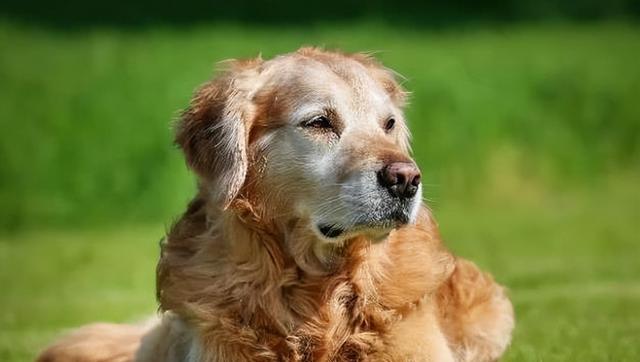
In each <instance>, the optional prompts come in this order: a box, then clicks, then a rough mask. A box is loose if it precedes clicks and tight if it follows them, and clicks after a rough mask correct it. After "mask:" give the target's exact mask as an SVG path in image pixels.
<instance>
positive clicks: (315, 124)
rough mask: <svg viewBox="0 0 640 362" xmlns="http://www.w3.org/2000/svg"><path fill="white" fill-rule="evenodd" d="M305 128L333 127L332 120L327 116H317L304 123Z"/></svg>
mask: <svg viewBox="0 0 640 362" xmlns="http://www.w3.org/2000/svg"><path fill="white" fill-rule="evenodd" d="M302 126H303V127H305V128H317V129H331V128H333V126H332V125H331V121H329V119H328V118H327V117H325V116H317V117H314V118H312V119H311V120H310V121H307V122H304V123H303V124H302Z"/></svg>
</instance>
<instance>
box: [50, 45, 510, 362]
mask: <svg viewBox="0 0 640 362" xmlns="http://www.w3.org/2000/svg"><path fill="white" fill-rule="evenodd" d="M405 96H406V94H405V91H404V90H403V89H402V88H401V87H400V85H399V84H398V82H397V81H396V80H395V77H394V74H393V72H391V71H390V70H388V69H386V68H384V67H383V66H382V65H381V64H380V63H378V62H377V61H376V60H374V59H373V58H371V57H369V56H367V55H363V54H344V53H340V52H332V51H325V50H321V49H317V48H302V49H300V50H298V51H296V52H294V53H291V54H286V55H282V56H278V57H276V58H274V59H271V60H268V61H264V60H262V59H253V60H247V61H233V62H230V63H229V67H228V69H227V70H225V71H224V72H223V73H222V74H221V75H220V76H218V77H217V78H216V79H214V80H212V81H210V82H208V83H205V84H204V85H203V86H202V87H201V88H200V89H199V90H198V91H197V92H196V94H195V96H194V98H193V100H192V101H191V105H190V107H189V108H188V109H187V110H186V111H185V112H184V113H183V115H182V117H181V119H180V121H179V124H178V127H177V136H176V142H177V144H178V145H179V146H180V147H181V149H182V150H183V151H184V154H185V157H186V160H187V163H188V165H189V167H190V168H191V169H192V170H193V171H194V172H195V173H196V174H197V176H198V180H199V182H198V185H199V192H198V194H197V195H196V197H195V198H194V199H193V201H192V202H191V203H190V205H189V207H188V209H187V211H186V212H185V213H184V215H183V216H182V218H181V219H180V220H179V221H178V222H177V223H176V224H175V225H174V226H173V228H172V229H171V231H170V232H169V234H168V235H167V237H166V241H165V242H164V243H163V245H162V255H161V258H160V261H159V263H158V268H157V297H158V300H159V302H160V309H161V313H160V318H159V320H158V321H156V322H155V323H151V324H150V325H148V326H119V325H111V324H97V325H92V326H88V327H84V328H82V329H80V330H78V331H76V332H74V333H72V334H71V335H69V336H67V337H66V338H63V339H62V340H61V341H59V342H57V343H56V344H54V345H53V346H51V347H49V348H48V349H47V350H46V351H45V352H44V353H43V354H42V355H41V356H40V357H39V361H41V362H44V361H49V362H51V361H87V362H89V361H138V362H169V361H176V362H181V361H184V362H200V361H202V362H205V361H207V362H227V361H443V362H446V361H493V360H496V359H498V358H499V357H500V356H501V355H502V353H503V352H504V351H505V349H506V348H507V346H508V344H509V342H510V339H511V332H512V329H513V326H514V317H513V309H512V306H511V303H510V301H509V300H508V298H507V297H506V296H505V293H504V290H503V288H502V287H501V286H499V285H498V284H496V283H495V282H494V281H493V279H492V278H491V276H489V275H487V274H485V273H483V272H481V271H480V270H479V269H478V268H477V267H476V266H475V265H474V264H472V263H471V262H468V261H465V260H462V259H460V258H456V257H454V256H452V255H451V254H450V253H449V252H448V251H447V250H446V249H445V248H444V247H443V246H442V243H441V241H440V237H439V234H438V229H437V225H436V223H435V221H434V219H433V216H432V215H431V213H430V212H429V210H428V209H427V208H426V207H425V206H423V205H422V200H421V194H422V187H421V182H420V171H419V170H418V168H417V166H416V164H415V162H414V161H413V160H412V159H411V157H410V155H409V152H410V150H409V133H408V128H407V125H406V122H405V119H404V117H403V114H402V108H403V104H404V100H405Z"/></svg>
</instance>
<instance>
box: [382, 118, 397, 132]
mask: <svg viewBox="0 0 640 362" xmlns="http://www.w3.org/2000/svg"><path fill="white" fill-rule="evenodd" d="M395 125H396V120H395V119H394V118H389V119H388V120H387V123H385V124H384V130H385V131H386V132H389V131H391V130H392V129H393V127H394V126H395Z"/></svg>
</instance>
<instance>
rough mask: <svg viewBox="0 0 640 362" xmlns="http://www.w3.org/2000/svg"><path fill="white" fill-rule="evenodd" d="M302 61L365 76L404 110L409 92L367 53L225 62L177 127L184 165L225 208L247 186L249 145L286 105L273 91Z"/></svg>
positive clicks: (307, 52)
mask: <svg viewBox="0 0 640 362" xmlns="http://www.w3.org/2000/svg"><path fill="white" fill-rule="evenodd" d="M305 60H311V61H313V62H317V63H319V64H321V65H323V66H326V67H327V69H329V70H331V71H332V72H333V73H335V74H336V75H338V76H339V77H341V78H343V79H345V78H348V77H350V76H353V74H350V72H352V73H353V72H356V70H357V71H365V72H366V74H367V75H369V76H370V77H371V79H373V80H374V81H375V82H377V83H378V84H379V85H380V87H381V89H383V90H384V91H385V92H386V93H387V94H388V95H389V99H390V100H391V101H392V102H393V103H394V104H395V105H396V106H397V107H399V108H400V107H402V106H403V105H404V102H405V99H406V95H407V93H406V92H405V91H404V89H402V87H401V86H400V85H399V84H398V82H397V81H396V79H395V76H394V73H393V72H392V71H390V70H389V69H387V68H385V67H383V66H382V65H381V64H380V63H379V62H378V61H377V60H375V59H374V58H373V57H371V56H369V55H366V54H361V53H356V54H347V53H341V52H337V51H326V50H322V49H319V48H311V47H306V48H301V49H299V50H298V51H296V52H294V53H289V54H286V55H282V56H278V57H276V58H274V59H271V60H268V61H264V60H262V59H261V58H260V57H258V58H255V59H249V60H229V61H225V62H223V63H222V64H223V65H225V69H223V70H222V71H221V72H220V74H219V75H218V76H217V77H216V78H215V79H213V80H211V81H209V82H207V83H205V84H204V85H202V86H201V87H200V88H199V89H198V90H197V91H196V92H195V94H194V96H193V98H192V100H191V103H190V105H189V107H188V108H187V109H186V110H185V111H184V112H183V113H182V116H181V117H180V120H179V122H178V124H177V127H176V144H177V145H178V146H179V147H180V148H181V149H182V150H183V152H184V154H185V158H186V161H187V164H188V165H189V167H190V168H191V169H192V170H194V172H195V173H196V174H197V175H198V176H199V178H200V185H201V187H203V188H204V189H205V191H209V192H210V194H211V196H213V197H214V198H215V199H217V200H218V201H219V202H220V204H221V206H222V207H223V208H226V207H228V206H229V205H230V204H231V202H232V201H233V200H234V199H235V198H236V197H237V195H238V193H239V192H240V190H241V188H242V186H243V185H244V183H245V178H246V176H247V170H248V163H249V159H250V152H249V148H250V144H251V143H252V142H253V141H254V140H256V139H257V138H258V137H256V134H259V133H260V132H259V129H265V128H272V127H277V126H278V125H277V124H275V122H277V121H278V119H277V117H271V116H270V115H274V114H277V113H279V112H278V109H277V108H278V107H283V106H286V102H276V99H275V98H276V97H274V96H273V94H272V92H273V90H275V89H277V87H278V85H279V84H278V82H280V81H282V79H283V78H282V77H287V75H288V74H289V73H290V72H291V67H290V65H292V64H293V65H295V63H298V62H304V61H305ZM270 93H271V94H270ZM256 131H257V132H256Z"/></svg>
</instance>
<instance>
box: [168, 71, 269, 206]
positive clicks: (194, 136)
mask: <svg viewBox="0 0 640 362" xmlns="http://www.w3.org/2000/svg"><path fill="white" fill-rule="evenodd" d="M259 63H260V61H259V60H256V61H252V62H245V63H233V64H232V67H231V68H230V69H229V70H227V71H225V72H224V73H223V74H222V75H220V76H219V77H218V78H216V79H215V80H213V81H210V82H208V83H206V84H204V85H203V86H202V87H200V89H198V90H197V91H196V94H195V96H194V97H193V99H192V100H191V104H190V106H189V108H188V109H187V110H186V111H184V112H183V113H182V117H181V118H180V121H179V123H178V127H177V132H176V143H177V144H178V145H179V146H180V148H181V149H182V150H183V152H184V154H185V157H186V159H187V164H188V165H189V167H190V168H191V169H192V170H194V171H195V172H196V173H197V174H198V176H200V178H201V181H202V182H203V183H205V186H208V189H210V190H211V191H212V194H213V196H214V197H215V198H216V199H217V201H218V202H220V204H221V206H222V207H223V208H226V207H228V206H229V204H230V203H231V201H233V199H234V198H235V197H236V196H237V195H238V192H239V191H240V188H241V187H242V185H243V184H244V181H245V177H246V174H247V167H248V164H247V163H248V160H247V146H248V145H247V143H248V134H249V127H250V126H251V124H250V123H251V119H252V114H253V106H252V102H251V99H250V98H251V94H252V93H253V89H252V88H253V87H254V86H255V83H256V78H257V75H258V69H257V68H258V64H259Z"/></svg>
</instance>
